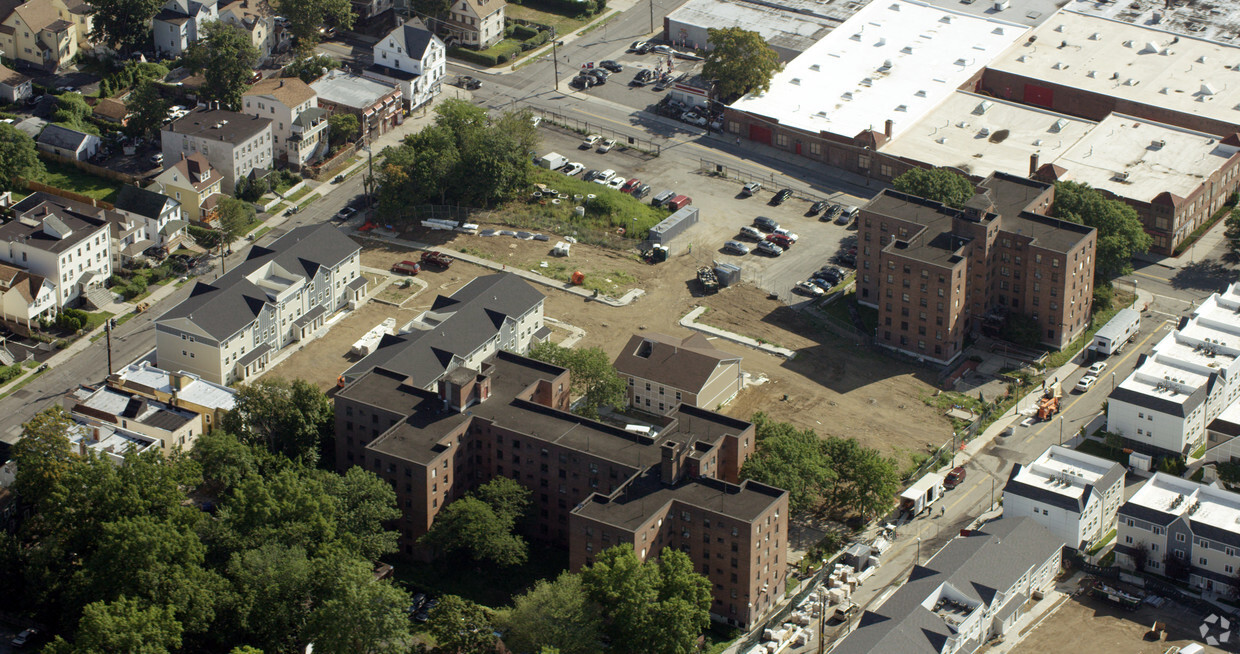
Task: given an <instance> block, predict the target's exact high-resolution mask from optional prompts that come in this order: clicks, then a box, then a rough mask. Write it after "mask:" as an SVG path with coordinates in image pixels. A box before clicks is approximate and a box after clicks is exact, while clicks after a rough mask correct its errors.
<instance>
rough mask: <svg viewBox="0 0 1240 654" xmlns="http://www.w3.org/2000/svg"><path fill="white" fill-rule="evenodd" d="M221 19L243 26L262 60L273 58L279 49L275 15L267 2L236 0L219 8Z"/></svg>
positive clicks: (242, 29) (242, 28)
mask: <svg viewBox="0 0 1240 654" xmlns="http://www.w3.org/2000/svg"><path fill="white" fill-rule="evenodd" d="M219 11H220V20H221V21H222V22H225V23H228V24H229V25H235V26H237V27H240V28H241V31H243V32H245V33H246V34H247V35H248V36H249V37H250V43H253V44H254V47H255V48H258V58H259V61H260V62H265V61H267V60H268V59H270V58H271V55H272V53H274V52H276V51H277V45H278V44H279V41H278V38H277V30H276V22H275V15H274V14H273V13H272V11H271V9H270V7H268V6H267V3H265V2H259V0H236V1H235V2H230V3H228V4H226V5H222V6H221V7H220V9H219Z"/></svg>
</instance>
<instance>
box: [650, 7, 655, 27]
mask: <svg viewBox="0 0 1240 654" xmlns="http://www.w3.org/2000/svg"><path fill="white" fill-rule="evenodd" d="M650 32H651V33H654V0H650Z"/></svg>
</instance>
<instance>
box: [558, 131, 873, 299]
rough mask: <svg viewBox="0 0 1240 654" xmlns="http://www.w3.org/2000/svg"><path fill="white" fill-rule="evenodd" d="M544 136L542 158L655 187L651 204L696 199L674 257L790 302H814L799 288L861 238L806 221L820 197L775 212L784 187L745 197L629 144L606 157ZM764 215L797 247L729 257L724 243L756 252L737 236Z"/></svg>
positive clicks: (736, 187) (564, 137) (574, 137)
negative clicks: (733, 272) (664, 195)
mask: <svg viewBox="0 0 1240 654" xmlns="http://www.w3.org/2000/svg"><path fill="white" fill-rule="evenodd" d="M539 134H540V136H541V137H542V146H541V147H542V149H541V150H540V152H539V154H546V153H548V152H558V153H560V154H562V155H564V156H565V157H567V158H568V160H569V161H570V162H576V163H580V164H582V165H583V166H585V169H586V170H590V169H595V170H605V169H612V170H615V171H616V175H617V176H620V177H625V178H626V179H627V178H632V177H637V178H639V179H641V180H642V182H643V183H645V184H650V186H651V194H650V196H648V197H647V198H646V199H645V201H647V202H648V201H649V200H650V199H651V198H653V197H655V196H657V195H658V194H659V193H660V192H661V191H664V190H674V191H676V192H677V193H681V194H684V195H688V196H689V197H691V198H693V206H694V207H697V208H698V209H699V211H700V213H699V222H698V224H697V225H695V226H694V227H692V228H690V229H689V230H687V231H686V232H684V233H683V234H681V235H680V236H677V237H676V238H675V239H673V240H672V242H671V243H670V247H671V250H672V253H673V254H680V253H684V252H688V253H689V254H691V255H692V256H693V257H694V258H695V259H697V260H698V262H699V265H707V264H709V263H710V262H711V261H712V260H714V261H720V262H727V263H732V264H736V265H740V266H741V267H742V270H743V272H742V278H743V279H744V280H745V281H747V282H749V283H752V284H755V285H757V286H759V287H760V288H762V289H763V290H765V291H767V292H770V293H775V294H777V295H779V297H780V299H782V300H784V301H785V302H787V303H789V304H798V303H801V302H805V301H808V300H809V298H808V297H805V296H802V295H799V294H794V293H793V292H792V288H793V287H794V286H795V284H796V283H797V282H798V281H801V280H804V279H807V278H808V277H809V275H810V273H812V272H814V271H815V270H818V269H819V268H821V267H822V266H823V265H825V264H827V263H828V260H829V259H830V258H831V256H832V255H833V254H836V253H837V252H839V251H840V250H841V249H847V247H848V246H849V245H850V244H851V243H852V241H853V240H855V237H854V235H855V233H856V232H855V230H854V229H853V228H852V227H851V226H848V227H845V226H842V225H837V224H834V223H827V222H823V221H821V220H819V218H820V217H821V216H807V215H806V213H807V212H808V211H809V208H810V205H811V204H812V203H813V202H812V201H813V200H815V199H821V198H803V197H798V196H794V197H792V198H790V199H788V200H787V201H786V202H784V203H783V204H781V205H779V206H772V205H771V204H770V203H769V202H770V200H771V198H772V196H773V195H774V194H775V192H777V191H778V190H779V189H770V188H763V189H762V190H761V191H759V192H758V193H757V194H756V195H754V196H753V197H744V196H743V195H742V193H741V188H742V183H741V181H740V180H737V179H729V178H725V177H720V176H715V175H710V174H707V173H705V172H701V171H698V170H686V169H684V167H683V163H680V164H678V163H677V161H676V160H675V159H674V158H672V157H650V156H649V155H647V154H645V153H642V152H638V151H635V150H629V149H626V148H624V146H623V143H621V144H618V145H617V146H616V148H614V149H613V150H612V151H611V152H607V153H605V154H603V153H599V152H597V151H596V149H593V148H592V149H589V150H584V149H580V148H579V146H580V145H581V142H582V138H581V136H580V135H579V134H576V133H574V132H570V131H568V130H566V129H562V128H560V127H558V126H555V125H550V124H547V123H544V125H543V127H542V128H541V129H540V130H539ZM681 161H683V160H681ZM833 199H834V198H833ZM840 201H841V202H855V203H856V204H861V201H859V200H856V199H855V198H851V199H850V198H847V197H844V198H841V199H840ZM758 216H766V217H769V218H772V219H774V220H775V221H777V222H778V223H779V224H780V226H781V227H784V228H786V229H790V230H791V231H793V232H794V233H796V234H797V235H798V236H799V239H798V240H797V243H796V244H795V245H793V246H792V247H791V248H790V249H789V250H788V251H787V252H785V253H784V254H783V255H781V256H778V257H772V256H769V255H765V254H761V253H756V252H751V253H750V254H746V255H736V254H731V253H729V252H726V251H724V249H723V244H724V242H725V241H728V240H732V239H735V240H742V241H743V242H745V243H746V244H747V245H749V246H750V247H752V246H753V245H755V244H756V243H755V241H753V240H752V239H750V240H745V239H741V238H739V233H740V228H741V227H742V226H744V225H751V224H752V223H753V220H754V218H757V217H758Z"/></svg>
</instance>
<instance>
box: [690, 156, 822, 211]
mask: <svg viewBox="0 0 1240 654" xmlns="http://www.w3.org/2000/svg"><path fill="white" fill-rule="evenodd" d="M698 172H699V173H702V174H704V175H715V176H717V177H722V178H724V179H734V180H736V181H737V183H738V184H748V183H749V182H758V183H759V184H762V185H763V186H765V187H766V188H767V189H768V190H770V191H777V190H779V189H785V188H786V189H791V190H792V195H793V197H796V198H800V199H802V200H806V201H808V202H818V201H821V200H837V201H838V200H840V198H842V197H843V196H844V193H843V192H842V191H837V192H835V193H820V192H818V191H812V190H810V189H807V188H804V187H802V186H798V185H797V182H796V181H790V180H789V178H787V177H785V176H783V175H779V174H776V173H771V172H760V171H755V170H749V169H746V168H741V167H738V166H735V165H733V164H729V163H724V162H722V161H715V160H713V159H698Z"/></svg>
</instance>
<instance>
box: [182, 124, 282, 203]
mask: <svg viewBox="0 0 1240 654" xmlns="http://www.w3.org/2000/svg"><path fill="white" fill-rule="evenodd" d="M271 127H272V120H271V119H270V118H260V117H258V116H250V115H246V114H243V113H237V112H235V111H224V110H222V109H200V110H197V111H192V112H190V113H189V114H188V115H186V116H185V117H184V118H181V119H180V120H177V121H174V122H172V123H169V124H167V125H164V127H163V130H162V131H161V132H160V134H159V138H160V146H161V148H162V151H163V155H164V161H179V160H180V159H181V158H182V157H181V155H185V156H186V157H189V156H191V155H193V154H194V153H201V154H202V156H204V157H206V158H207V161H208V162H210V164H211V167H212V168H215V169H216V170H218V171H219V173H220V175H221V176H222V177H223V192H224V193H228V194H231V193H233V191H234V190H235V189H236V184H237V180H238V179H241V178H242V177H245V176H246V175H249V174H250V172H251V171H253V170H254V169H256V168H259V169H267V168H271V166H272V157H273V148H274V146H275V140H274V135H273V134H272V130H271Z"/></svg>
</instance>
